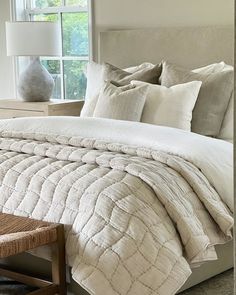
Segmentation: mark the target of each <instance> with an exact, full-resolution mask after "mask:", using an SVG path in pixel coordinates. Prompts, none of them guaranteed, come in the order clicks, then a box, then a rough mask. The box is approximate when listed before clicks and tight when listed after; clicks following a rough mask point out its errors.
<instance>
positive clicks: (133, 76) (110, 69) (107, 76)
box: [80, 62, 161, 117]
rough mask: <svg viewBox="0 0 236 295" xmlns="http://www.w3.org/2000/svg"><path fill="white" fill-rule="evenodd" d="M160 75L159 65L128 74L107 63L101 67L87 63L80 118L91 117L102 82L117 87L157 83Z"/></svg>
mask: <svg viewBox="0 0 236 295" xmlns="http://www.w3.org/2000/svg"><path fill="white" fill-rule="evenodd" d="M160 75H161V65H156V66H153V67H140V68H139V69H138V70H137V71H135V72H133V73H129V72H127V71H124V70H122V69H120V68H118V67H115V66H113V65H111V64H108V63H106V64H102V65H101V64H97V63H95V62H90V63H88V65H87V89H86V96H85V103H84V106H83V109H82V111H81V114H80V116H81V117H92V116H93V113H94V110H95V107H96V104H97V100H98V96H99V91H100V90H101V88H102V87H103V86H104V81H109V80H113V83H114V84H117V85H119V86H123V85H127V84H129V83H130V81H132V80H141V81H145V82H150V83H158V81H159V78H160Z"/></svg>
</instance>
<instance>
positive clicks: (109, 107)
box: [93, 82, 147, 122]
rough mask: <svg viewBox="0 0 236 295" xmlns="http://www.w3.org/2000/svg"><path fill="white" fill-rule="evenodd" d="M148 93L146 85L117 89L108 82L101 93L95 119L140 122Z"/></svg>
mask: <svg viewBox="0 0 236 295" xmlns="http://www.w3.org/2000/svg"><path fill="white" fill-rule="evenodd" d="M146 93H147V86H146V85H144V86H143V85H142V86H138V87H136V86H134V85H127V86H123V87H116V86H115V85H113V84H111V83H110V82H107V83H105V85H104V86H103V88H102V89H101V91H100V94H99V97H98V101H97V104H96V107H95V110H94V115H93V117H100V118H108V119H116V120H126V121H138V122H139V121H140V118H141V115H142V112H143V107H144V104H145V100H146Z"/></svg>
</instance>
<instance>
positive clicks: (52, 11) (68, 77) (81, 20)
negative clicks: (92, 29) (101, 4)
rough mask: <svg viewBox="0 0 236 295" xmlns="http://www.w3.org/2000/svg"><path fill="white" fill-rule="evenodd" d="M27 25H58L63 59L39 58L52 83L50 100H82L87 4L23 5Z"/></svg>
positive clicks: (46, 0) (50, 0)
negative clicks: (42, 23)
mask: <svg viewBox="0 0 236 295" xmlns="http://www.w3.org/2000/svg"><path fill="white" fill-rule="evenodd" d="M26 16H27V19H28V20H30V21H58V22H59V23H60V26H61V38H62V42H61V44H62V56H60V57H41V61H42V64H43V65H44V66H45V67H46V68H47V69H48V71H49V72H50V73H51V75H52V76H53V78H54V81H55V88H54V92H53V98H56V99H72V100H76V99H79V100H81V99H84V96H85V90H86V76H85V74H84V71H85V68H86V64H87V62H88V60H89V51H90V50H89V48H90V46H89V42H90V38H89V4H88V1H87V0H64V1H63V0H33V1H27V2H26Z"/></svg>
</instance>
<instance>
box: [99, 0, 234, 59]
mask: <svg viewBox="0 0 236 295" xmlns="http://www.w3.org/2000/svg"><path fill="white" fill-rule="evenodd" d="M233 23H234V0H94V24H95V34H94V35H95V42H94V53H95V58H96V57H97V54H96V52H97V46H96V45H97V41H98V36H99V32H100V31H104V30H108V29H126V28H130V29H132V28H151V27H158V26H191V25H192V26H195V25H202V26H204V25H228V24H232V25H233Z"/></svg>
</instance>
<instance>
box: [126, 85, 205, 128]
mask: <svg viewBox="0 0 236 295" xmlns="http://www.w3.org/2000/svg"><path fill="white" fill-rule="evenodd" d="M131 84H132V85H136V86H144V85H148V90H147V96H146V102H145V106H144V109H143V114H142V118H141V122H144V123H149V124H154V125H163V126H168V127H173V128H179V129H183V130H187V131H191V120H192V111H193V108H194V105H195V102H196V100H197V97H198V93H199V90H200V87H201V84H202V82H200V81H193V82H189V83H185V84H180V85H175V86H172V87H170V88H168V87H165V86H161V85H153V84H147V83H144V82H139V81H132V82H131Z"/></svg>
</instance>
